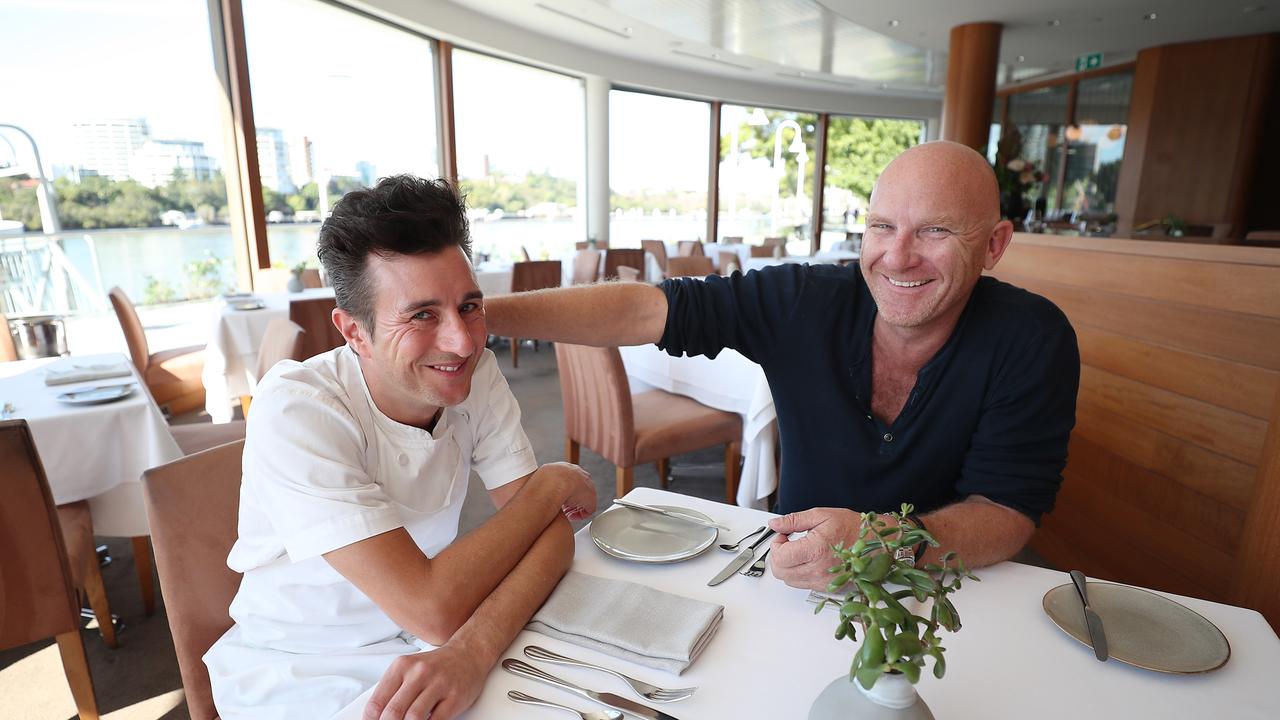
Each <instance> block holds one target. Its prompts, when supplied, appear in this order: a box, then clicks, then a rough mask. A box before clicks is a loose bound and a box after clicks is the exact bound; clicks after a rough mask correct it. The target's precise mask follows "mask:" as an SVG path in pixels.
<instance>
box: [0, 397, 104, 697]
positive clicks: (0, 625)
mask: <svg viewBox="0 0 1280 720" xmlns="http://www.w3.org/2000/svg"><path fill="white" fill-rule="evenodd" d="M0 463H4V467H5V473H4V480H3V488H4V502H0V545H3V547H4V549H5V550H4V552H5V558H4V562H3V563H0V650H7V649H9V648H14V647H19V646H21V645H26V644H28V643H32V642H35V641H37V640H43V639H45V638H50V637H52V638H54V639H55V640H56V642H57V645H58V653H59V654H60V655H61V657H62V671H63V672H64V673H65V674H66V676H67V684H68V685H70V686H71V696H72V698H74V700H75V703H76V711H77V713H78V714H79V716H80V717H81V718H84V719H85V720H89V719H90V718H91V719H93V720H97V717H98V703H97V700H96V699H95V697H94V692H93V676H92V675H91V674H90V672H89V658H88V656H87V655H86V654H85V648H84V637H83V636H82V635H81V633H80V601H79V599H78V597H77V591H76V588H77V587H81V586H83V585H84V584H87V583H88V582H91V581H90V580H89V578H88V577H87V575H88V574H89V573H91V572H93V570H96V569H97V563H98V555H97V553H96V552H95V551H94V546H93V529H92V524H91V523H89V522H88V520H87V515H88V507H87V505H86V503H73V505H79V506H83V513H84V518H76V519H73V520H72V521H71V522H70V523H69V522H68V521H67V519H64V512H63V511H61V510H60V509H58V508H55V506H54V504H53V494H52V493H51V492H50V491H49V481H48V479H47V478H46V477H45V474H44V466H43V464H41V462H40V456H39V455H38V454H37V453H36V448H35V442H34V441H33V440H32V438H31V430H30V429H29V428H28V427H27V421H26V420H6V421H3V422H0ZM73 512H74V514H75V515H79V514H80V510H79V509H77V510H76V511H73ZM91 568H92V569H93V570H91ZM96 576H97V580H96V582H97V584H98V590H96V591H90V592H89V594H90V596H91V597H90V599H91V600H92V595H93V594H94V593H95V592H100V591H101V584H102V574H101V571H100V570H97V571H96ZM102 601H103V606H104V608H105V602H106V595H105V593H103V594H102ZM97 613H98V608H97V606H96V605H95V606H94V614H95V616H97ZM105 618H106V621H105V622H103V621H102V620H101V619H100V620H99V627H100V628H101V629H102V630H103V639H104V640H105V639H107V635H106V633H107V632H108V631H109V630H110V631H113V628H112V625H111V617H110V612H109V610H108V611H107V614H106V616H105ZM110 642H111V643H112V646H113V647H114V638H112V640H111V641H110Z"/></svg>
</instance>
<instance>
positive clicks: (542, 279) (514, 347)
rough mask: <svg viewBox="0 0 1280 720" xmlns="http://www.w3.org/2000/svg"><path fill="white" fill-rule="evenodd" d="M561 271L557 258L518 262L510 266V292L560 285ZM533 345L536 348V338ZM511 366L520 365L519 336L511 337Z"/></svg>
mask: <svg viewBox="0 0 1280 720" xmlns="http://www.w3.org/2000/svg"><path fill="white" fill-rule="evenodd" d="M583 252H586V251H585V250H584V251H583ZM561 272H562V271H561V269H560V261H559V260H534V261H530V262H518V263H516V264H515V265H514V266H513V267H512V268H511V292H513V293H520V292H530V291H533V290H544V289H546V288H556V287H560V282H561V279H562V278H561V274H560V273H561ZM533 347H534V350H537V348H538V344H537V341H536V340H535V341H534V345H533ZM511 367H513V368H515V367H520V338H511Z"/></svg>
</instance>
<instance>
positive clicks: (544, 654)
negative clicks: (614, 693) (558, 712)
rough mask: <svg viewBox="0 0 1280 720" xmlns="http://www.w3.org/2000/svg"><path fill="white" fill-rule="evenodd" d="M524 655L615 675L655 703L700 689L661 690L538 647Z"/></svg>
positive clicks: (684, 695)
mask: <svg viewBox="0 0 1280 720" xmlns="http://www.w3.org/2000/svg"><path fill="white" fill-rule="evenodd" d="M524 654H525V657H527V658H529V659H530V660H543V661H545V662H549V663H557V664H559V665H573V666H576V667H584V668H590V669H592V670H601V671H603V672H607V673H609V674H610V675H614V676H617V677H619V678H622V679H623V680H625V681H626V683H627V684H628V685H630V686H631V689H632V690H635V691H636V693H637V694H639V695H640V696H641V697H643V698H646V699H648V700H652V701H653V702H659V703H666V702H676V701H677V700H684V699H686V698H688V697H689V696H691V695H693V693H694V691H695V690H697V689H698V688H696V687H689V688H672V689H670V690H667V689H665V688H660V687H658V686H657V685H651V684H649V683H647V682H645V681H643V680H637V679H635V678H633V677H629V676H627V675H623V674H622V673H620V672H618V671H617V670H610V669H609V668H607V667H601V666H599V665H592V664H591V663H585V662H582V661H581V660H574V659H573V658H570V657H565V656H564V655H558V654H556V653H553V652H551V651H550V650H547V649H546V648H540V647H538V646H537V645H527V646H525V649H524Z"/></svg>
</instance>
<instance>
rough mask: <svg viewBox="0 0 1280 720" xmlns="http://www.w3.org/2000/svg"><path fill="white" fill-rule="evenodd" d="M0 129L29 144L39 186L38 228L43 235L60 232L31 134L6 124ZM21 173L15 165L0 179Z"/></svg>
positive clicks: (54, 208)
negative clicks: (19, 136)
mask: <svg viewBox="0 0 1280 720" xmlns="http://www.w3.org/2000/svg"><path fill="white" fill-rule="evenodd" d="M0 128H10V129H12V130H17V131H18V132H20V133H22V136H23V137H25V138H26V139H27V142H28V143H30V144H31V153H32V155H34V156H35V176H36V180H37V182H38V183H39V184H37V185H36V203H37V204H39V206H40V227H41V229H42V230H43V231H44V234H45V235H52V234H54V233H59V232H62V223H61V222H59V221H58V206H57V203H56V202H55V201H54V195H53V188H52V187H51V186H50V185H49V178H47V177H45V176H44V165H43V163H41V162H40V148H39V147H38V146H37V145H36V139H35V138H33V137H31V133H29V132H27V131H26V130H23V129H22V128H20V127H18V126H17V125H9V124H8V123H0ZM14 156H15V157H14V159H15V160H16V159H17V157H16V156H17V153H16V152H15V153H14ZM21 172H23V170H22V168H21V166H19V165H15V166H14V167H12V168H9V169H8V170H6V171H0V177H4V176H8V175H17V174H19V173H21Z"/></svg>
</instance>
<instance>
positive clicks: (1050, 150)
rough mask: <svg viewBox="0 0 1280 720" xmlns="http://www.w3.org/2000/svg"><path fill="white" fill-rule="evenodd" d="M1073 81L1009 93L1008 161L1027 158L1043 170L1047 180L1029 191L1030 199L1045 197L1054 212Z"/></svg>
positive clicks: (1005, 143)
mask: <svg viewBox="0 0 1280 720" xmlns="http://www.w3.org/2000/svg"><path fill="white" fill-rule="evenodd" d="M1069 92H1070V86H1069V85H1065V84H1064V85H1054V86H1051V87H1044V88H1039V89H1037V90H1032V91H1030V92H1025V93H1018V94H1016V95H1010V96H1009V118H1008V127H1007V129H1006V130H1005V134H1004V138H1003V140H1002V144H1003V145H1004V148H1002V150H1003V152H1004V154H1005V155H1006V157H1005V160H1004V161H1005V162H1006V163H1007V162H1009V161H1010V160H1014V159H1021V160H1025V161H1026V162H1029V163H1031V164H1032V165H1033V166H1034V167H1035V168H1036V169H1037V170H1040V171H1042V172H1043V177H1044V179H1043V181H1041V182H1040V183H1037V184H1035V185H1033V186H1032V187H1031V188H1030V189H1029V190H1028V191H1027V193H1026V199H1027V200H1028V202H1038V201H1040V200H1043V201H1044V203H1045V209H1046V211H1047V212H1048V213H1050V214H1052V213H1055V212H1056V211H1057V210H1058V194H1057V193H1056V192H1054V191H1053V190H1054V189H1056V187H1057V178H1058V165H1059V162H1060V161H1061V144H1062V141H1063V130H1064V128H1065V127H1066V124H1067V95H1068V93H1069Z"/></svg>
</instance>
